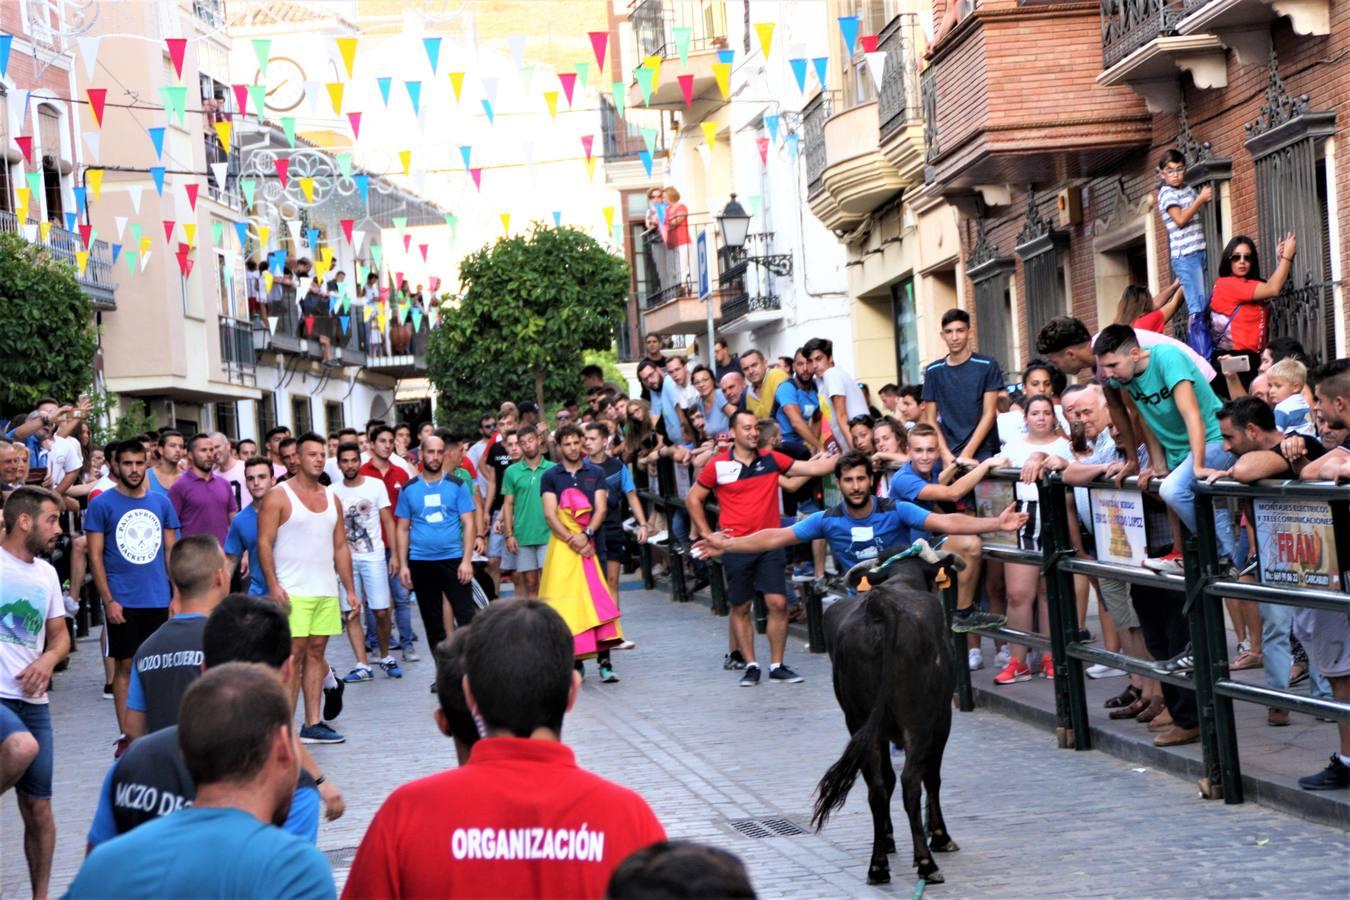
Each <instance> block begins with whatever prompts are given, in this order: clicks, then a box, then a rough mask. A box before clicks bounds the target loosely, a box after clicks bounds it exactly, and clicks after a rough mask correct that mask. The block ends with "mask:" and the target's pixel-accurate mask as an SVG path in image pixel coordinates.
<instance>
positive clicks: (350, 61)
mask: <svg viewBox="0 0 1350 900" xmlns="http://www.w3.org/2000/svg"><path fill="white" fill-rule="evenodd" d="M337 47H338V53H339V54H340V55H341V56H342V65H343V66H344V67H345V68H346V69H347V77H348V78H351V77H352V67H353V66H354V65H355V64H356V38H354V37H340V38H338V39H337Z"/></svg>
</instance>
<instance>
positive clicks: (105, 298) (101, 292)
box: [0, 210, 117, 310]
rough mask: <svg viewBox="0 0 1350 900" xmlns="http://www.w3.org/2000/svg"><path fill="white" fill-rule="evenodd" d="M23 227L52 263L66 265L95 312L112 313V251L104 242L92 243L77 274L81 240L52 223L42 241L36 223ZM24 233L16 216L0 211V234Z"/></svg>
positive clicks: (82, 242)
mask: <svg viewBox="0 0 1350 900" xmlns="http://www.w3.org/2000/svg"><path fill="white" fill-rule="evenodd" d="M25 224H27V225H29V226H31V230H32V231H36V234H33V235H32V237H31V239H32V240H33V242H34V243H36V244H39V245H41V246H42V247H43V248H44V249H45V250H46V252H47V253H48V255H50V256H51V257H52V258H53V259H56V260H59V261H61V262H64V263H68V264H70V266H71V268H72V269H73V270H74V274H75V280H76V281H77V282H78V283H79V285H80V288H81V289H82V290H83V291H84V292H85V294H87V295H88V296H89V299H90V301H91V302H92V303H93V304H94V308H95V309H99V310H112V309H116V308H117V297H116V289H117V287H116V285H115V284H114V282H113V271H112V266H113V259H112V248H111V247H110V246H109V245H108V242H107V241H100V240H95V241H93V242H92V243H91V244H90V245H89V247H88V251H89V255H88V257H87V258H86V259H85V266H84V271H83V272H81V271H80V266H79V254H80V253H81V252H82V251H83V250H85V246H84V240H83V239H82V238H81V237H80V236H79V235H78V234H75V233H73V232H70V231H67V230H66V229H64V228H62V227H61V226H60V225H57V224H56V223H55V222H53V223H51V226H50V228H49V229H48V231H47V237H46V239H45V240H44V239H43V238H42V236H41V235H42V233H41V225H40V224H39V223H37V222H33V221H29V222H27V223H25ZM26 230H27V229H25V228H23V227H21V226H20V223H19V219H18V217H17V216H15V215H14V214H13V213H10V212H5V211H4V210H0V233H4V232H11V233H14V234H18V235H19V236H21V237H29V235H28V234H25V231H26Z"/></svg>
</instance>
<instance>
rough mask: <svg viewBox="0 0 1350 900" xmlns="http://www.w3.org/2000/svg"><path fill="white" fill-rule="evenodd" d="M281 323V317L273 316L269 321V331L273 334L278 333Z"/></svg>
mask: <svg viewBox="0 0 1350 900" xmlns="http://www.w3.org/2000/svg"><path fill="white" fill-rule="evenodd" d="M280 321H281V317H280V316H272V317H270V318H269V319H268V320H267V330H268V331H270V332H272V333H273V334H276V333H277V323H278V322H280Z"/></svg>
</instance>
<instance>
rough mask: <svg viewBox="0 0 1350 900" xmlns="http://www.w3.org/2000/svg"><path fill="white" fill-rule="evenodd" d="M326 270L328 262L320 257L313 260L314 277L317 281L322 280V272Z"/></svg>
mask: <svg viewBox="0 0 1350 900" xmlns="http://www.w3.org/2000/svg"><path fill="white" fill-rule="evenodd" d="M327 271H328V263H326V262H324V261H323V260H322V259H319V260H315V262H314V277H315V279H317V280H318V281H319V282H322V281H323V276H324V273H325V272H327Z"/></svg>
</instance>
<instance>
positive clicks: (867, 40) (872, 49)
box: [858, 34, 881, 53]
mask: <svg viewBox="0 0 1350 900" xmlns="http://www.w3.org/2000/svg"><path fill="white" fill-rule="evenodd" d="M880 38H881V35H878V34H864V35H863V36H862V37H860V38H858V43H860V44H862V48H863V52H864V53H876V52H877V41H878V40H879V39H880Z"/></svg>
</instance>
